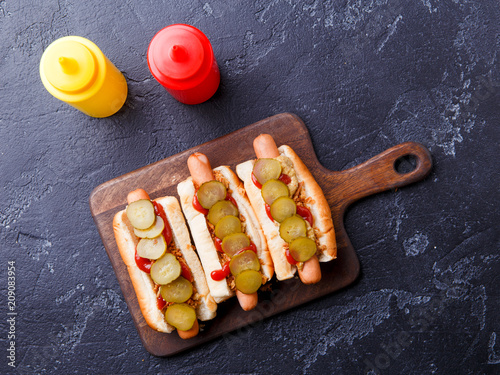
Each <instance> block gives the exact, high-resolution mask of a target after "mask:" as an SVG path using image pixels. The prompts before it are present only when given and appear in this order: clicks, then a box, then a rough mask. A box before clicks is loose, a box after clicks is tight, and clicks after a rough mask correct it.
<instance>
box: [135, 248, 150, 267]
mask: <svg viewBox="0 0 500 375" xmlns="http://www.w3.org/2000/svg"><path fill="white" fill-rule="evenodd" d="M135 264H137V267H138V268H139V269H140V270H141V271H144V272H146V273H150V272H151V266H152V265H153V261H152V260H151V259H148V258H143V257H140V256H139V255H138V254H137V246H136V248H135Z"/></svg>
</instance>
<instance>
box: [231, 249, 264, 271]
mask: <svg viewBox="0 0 500 375" xmlns="http://www.w3.org/2000/svg"><path fill="white" fill-rule="evenodd" d="M229 269H230V270H231V273H232V274H233V275H234V276H237V275H239V274H240V273H242V272H243V271H246V270H254V271H259V270H260V262H259V258H257V254H255V253H254V252H253V251H252V250H245V251H243V252H242V253H241V254H238V255H235V256H234V257H233V259H231V261H230V262H229Z"/></svg>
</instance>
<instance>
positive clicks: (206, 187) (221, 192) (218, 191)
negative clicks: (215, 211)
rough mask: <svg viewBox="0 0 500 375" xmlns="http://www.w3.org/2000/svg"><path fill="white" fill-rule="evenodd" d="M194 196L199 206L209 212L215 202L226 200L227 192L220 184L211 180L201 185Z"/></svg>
mask: <svg viewBox="0 0 500 375" xmlns="http://www.w3.org/2000/svg"><path fill="white" fill-rule="evenodd" d="M196 194H198V202H200V204H201V206H202V207H203V208H205V209H207V210H209V209H210V208H212V206H213V205H214V204H215V203H216V202H218V201H221V200H224V199H226V194H227V191H226V187H225V186H224V184H223V183H222V182H219V181H216V180H212V181H207V182H204V183H203V184H201V186H200V188H199V189H198V192H197V193H196Z"/></svg>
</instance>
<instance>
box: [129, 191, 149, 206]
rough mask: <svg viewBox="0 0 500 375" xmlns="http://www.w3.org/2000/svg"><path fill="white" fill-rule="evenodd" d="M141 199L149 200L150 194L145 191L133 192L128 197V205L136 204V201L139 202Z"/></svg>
mask: <svg viewBox="0 0 500 375" xmlns="http://www.w3.org/2000/svg"><path fill="white" fill-rule="evenodd" d="M141 199H147V200H149V194H148V193H147V192H146V190H144V189H136V190H134V191H131V192H130V193H128V195H127V203H128V204H130V203H132V202H135V201H138V200H141Z"/></svg>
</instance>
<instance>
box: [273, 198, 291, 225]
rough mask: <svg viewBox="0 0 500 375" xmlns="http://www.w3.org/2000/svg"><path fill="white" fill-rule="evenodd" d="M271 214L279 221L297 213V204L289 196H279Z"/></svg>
mask: <svg viewBox="0 0 500 375" xmlns="http://www.w3.org/2000/svg"><path fill="white" fill-rule="evenodd" d="M270 209H271V216H272V217H273V219H274V220H276V221H277V222H278V223H281V222H282V221H283V220H285V219H287V218H289V217H290V216H293V215H295V214H296V213H297V205H296V204H295V202H294V200H293V199H292V198H289V197H279V198H278V199H276V200H275V201H274V202H273V204H272V205H271V208H270Z"/></svg>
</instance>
